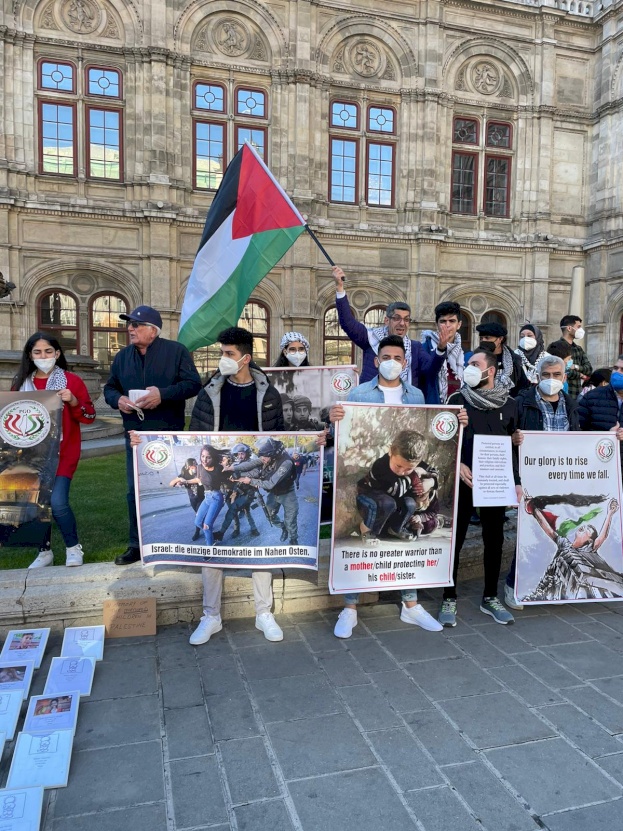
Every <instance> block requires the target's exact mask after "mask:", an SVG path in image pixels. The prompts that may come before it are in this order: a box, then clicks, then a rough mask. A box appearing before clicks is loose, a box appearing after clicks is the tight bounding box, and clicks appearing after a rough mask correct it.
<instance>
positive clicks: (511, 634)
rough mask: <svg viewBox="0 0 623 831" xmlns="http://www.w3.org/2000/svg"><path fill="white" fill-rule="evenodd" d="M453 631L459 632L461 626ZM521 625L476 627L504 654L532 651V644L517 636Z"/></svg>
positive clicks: (480, 633) (479, 632)
mask: <svg viewBox="0 0 623 831" xmlns="http://www.w3.org/2000/svg"><path fill="white" fill-rule="evenodd" d="M451 631H453V632H457V633H458V632H460V631H461V627H459V626H457V627H456V629H453V630H451ZM517 632H520V633H521V625H514V626H484V627H480V626H479V627H478V634H479V635H481V636H482V637H483V638H485V639H486V640H487V641H489V642H490V643H492V644H493V645H494V646H497V648H498V649H500V650H501V651H502V652H503V653H504V654H505V655H518V654H520V653H522V652H534V651H535V649H534V647H533V646H532V644H530V643H528V642H527V641H524V640H523V639H522V638H520V637H519V635H518V634H517Z"/></svg>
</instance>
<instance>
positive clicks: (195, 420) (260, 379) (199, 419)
mask: <svg viewBox="0 0 623 831" xmlns="http://www.w3.org/2000/svg"><path fill="white" fill-rule="evenodd" d="M249 370H250V372H251V376H252V377H253V380H254V381H255V386H256V388H257V423H258V430H263V431H265V432H267V433H271V432H275V431H277V432H280V431H281V432H282V431H284V430H285V425H284V423H283V409H282V406H281V396H280V395H279V393H278V392H277V390H276V389H275V388H274V387H273V386H272V385H271V384H270V382H269V380H268V378H267V376H266V374H265V373H264V372H262V370H261V369H260V368H259V366H258V365H257V364H254V363H253V362H251V363H250V364H249ZM224 383H225V376H224V375H221V373H220V372H218V371H217V372H215V373H214V375H213V376H212V377H211V378H210V380H209V381H208V383H207V384H206V385H205V387H204V388H203V389H202V390H201V392H200V393H199V395H198V396H197V400H196V401H195V406H194V407H193V412H192V415H191V417H190V427H189V429H190V430H205V431H206V432H207V433H212V432H214V431H217V430H218V429H219V424H220V418H221V389H222V388H223V384H224Z"/></svg>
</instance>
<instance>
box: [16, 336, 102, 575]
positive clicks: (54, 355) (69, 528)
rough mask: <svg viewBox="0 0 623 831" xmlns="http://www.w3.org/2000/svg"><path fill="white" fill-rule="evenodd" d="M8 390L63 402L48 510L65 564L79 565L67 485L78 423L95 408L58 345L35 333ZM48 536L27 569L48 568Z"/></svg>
mask: <svg viewBox="0 0 623 831" xmlns="http://www.w3.org/2000/svg"><path fill="white" fill-rule="evenodd" d="M12 389H13V390H23V391H25V392H33V391H34V390H57V391H58V395H59V396H60V398H61V401H63V404H64V406H63V422H62V438H61V446H60V455H59V460H58V468H57V469H56V479H55V481H54V487H53V489H52V497H51V507H52V516H53V517H54V519H55V520H56V524H57V525H58V527H59V530H60V532H61V534H62V535H63V539H64V541H65V546H66V547H67V558H66V561H65V565H66V566H81V565H82V557H83V552H82V546H81V545H80V543H79V542H78V532H77V530H76V518H75V516H74V512H73V511H72V510H71V506H70V504H69V486H70V485H71V479H72V476H73V475H74V472H75V470H76V468H77V467H78V462H79V460H80V424H81V423H82V424H90V423H91V422H92V421H93V419H94V418H95V407H94V406H93V402H92V401H91V398H90V396H89V393H88V391H87V388H86V387H85V385H84V381H83V380H82V379H81V378H79V377H78V376H77V375H75V374H74V373H73V372H68V371H67V360H66V358H65V355H64V354H63V350H62V349H61V345H60V343H59V342H58V341H57V340H56V338H54V337H52V336H51V335H49V334H46V333H45V332H35V334H34V335H31V337H29V338H28V340H27V341H26V346H25V347H24V352H23V354H22V362H21V365H20V368H19V371H18V373H17V375H16V376H15V378H14V380H13V386H12ZM51 534H52V528H51V527H49V528H48V532H47V534H46V537H45V540H44V541H43V544H42V546H41V548H40V550H39V554H38V556H37V558H36V559H35V560H34V561H33V562H32V563H31V564H30V566H29V568H41V567H42V566H50V565H52V563H53V562H54V554H53V553H52V549H51V548H50V538H51Z"/></svg>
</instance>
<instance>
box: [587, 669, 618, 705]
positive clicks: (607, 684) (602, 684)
mask: <svg viewBox="0 0 623 831" xmlns="http://www.w3.org/2000/svg"><path fill="white" fill-rule="evenodd" d="M593 684H594V686H595V687H597V688H598V689H600V690H601V691H602V692H603V693H605V694H606V695H609V696H610V698H614V700H615V701H618V702H619V704H623V675H617V676H615V677H614V678H601V679H599V680H597V681H593Z"/></svg>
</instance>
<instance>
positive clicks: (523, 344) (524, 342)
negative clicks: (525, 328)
mask: <svg viewBox="0 0 623 831" xmlns="http://www.w3.org/2000/svg"><path fill="white" fill-rule="evenodd" d="M535 346H536V338H522V339H521V340H520V341H519V348H520V349H525V350H526V351H527V352H529V351H530V350H531V349H534V347H535Z"/></svg>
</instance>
